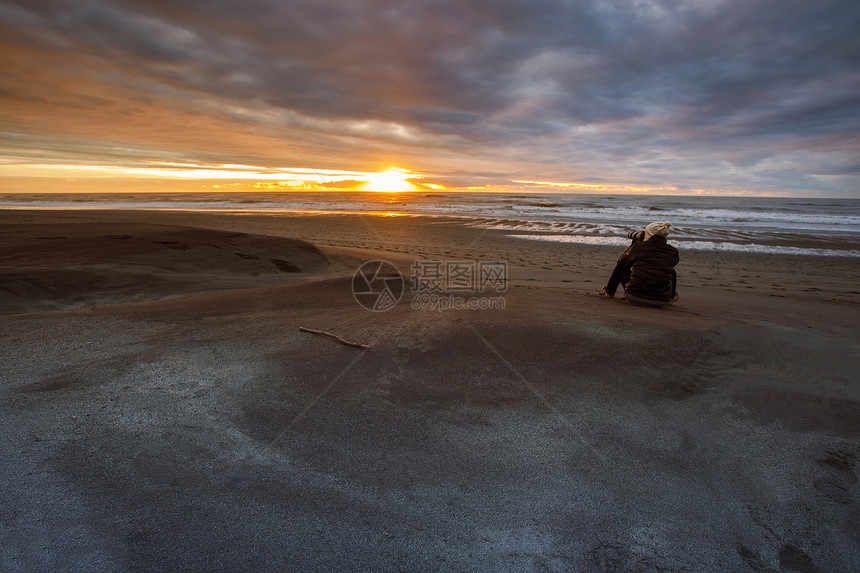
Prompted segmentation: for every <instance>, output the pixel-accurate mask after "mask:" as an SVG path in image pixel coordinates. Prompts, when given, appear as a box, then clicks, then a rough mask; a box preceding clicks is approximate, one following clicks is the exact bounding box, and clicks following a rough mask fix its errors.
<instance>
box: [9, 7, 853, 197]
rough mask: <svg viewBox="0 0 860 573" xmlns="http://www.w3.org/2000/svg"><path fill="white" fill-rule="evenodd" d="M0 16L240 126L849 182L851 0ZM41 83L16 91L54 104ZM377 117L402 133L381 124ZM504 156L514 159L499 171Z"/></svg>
mask: <svg viewBox="0 0 860 573" xmlns="http://www.w3.org/2000/svg"><path fill="white" fill-rule="evenodd" d="M2 10H3V11H2V12H0V18H2V21H4V22H5V24H6V28H7V30H8V32H9V33H8V35H7V36H8V37H9V38H11V39H10V40H7V42H8V43H9V44H10V45H12V46H13V47H18V48H20V49H21V50H22V51H24V50H29V51H33V50H44V51H51V52H52V53H55V54H57V57H58V58H61V59H62V60H64V61H68V63H69V65H71V66H74V65H79V66H82V67H83V68H85V69H86V70H88V72H89V73H90V74H91V77H90V80H89V81H91V82H95V83H96V84H98V83H99V82H103V83H104V85H105V92H106V94H108V96H109V97H114V98H116V97H119V96H118V95H117V93H121V94H128V93H133V94H135V97H139V98H151V99H152V100H153V101H156V102H158V103H159V104H160V105H164V106H167V107H173V108H178V109H182V110H185V111H186V112H188V113H192V112H193V109H194V108H195V107H197V108H199V109H198V110H197V111H198V112H199V113H220V114H222V115H224V114H225V113H230V114H232V115H230V117H231V118H233V119H234V120H241V121H252V120H253V117H252V116H253V114H254V112H255V110H256V111H259V112H260V113H270V114H272V115H271V117H276V118H278V119H277V121H278V122H279V124H280V125H285V126H288V127H292V128H304V129H309V130H316V131H320V132H325V131H327V130H328V131H331V133H329V134H328V135H329V136H330V137H331V138H333V139H332V141H335V140H336V139H337V133H335V132H336V131H338V130H341V131H342V132H343V133H344V134H346V135H348V136H350V137H353V138H358V139H359V141H360V140H361V139H362V133H363V132H362V129H364V128H363V127H362V126H363V125H365V124H362V122H375V123H370V124H367V125H370V126H371V127H373V128H374V130H376V128H379V130H376V131H374V133H373V134H370V133H368V134H366V136H365V138H366V139H368V140H372V139H374V138H382V139H385V138H386V137H388V138H389V139H391V140H392V141H399V142H400V144H403V145H406V144H409V142H410V141H411V142H412V145H413V146H417V147H420V148H421V149H422V152H421V153H424V154H426V155H433V154H434V153H435V152H439V154H440V157H441V156H442V155H444V152H452V151H453V152H457V151H459V152H462V151H465V150H470V149H472V148H475V147H480V153H482V154H484V158H485V159H487V161H489V160H490V158H491V157H493V156H497V157H499V158H500V160H501V161H500V165H503V166H504V167H499V170H498V173H499V174H500V175H504V174H506V173H507V174H511V173H515V172H517V170H518V169H519V170H532V171H535V170H537V169H540V165H541V163H542V162H543V164H544V165H545V166H546V164H547V163H549V162H551V161H553V160H557V158H558V157H563V158H564V159H563V161H559V162H558V163H556V164H554V167H553V170H552V173H550V174H553V175H558V176H560V177H565V176H567V177H580V178H583V177H585V178H590V179H595V180H597V179H601V178H607V177H610V175H609V174H610V173H611V174H612V175H611V176H612V177H614V178H616V179H617V180H627V181H631V183H634V182H639V183H642V184H655V185H657V184H671V183H672V179H673V178H674V179H675V180H676V181H675V182H676V183H677V184H679V185H686V184H690V185H693V186H695V185H711V186H712V187H719V186H721V185H722V186H725V187H743V186H745V185H746V186H750V187H752V186H757V188H760V189H776V188H779V187H780V186H781V185H783V184H784V183H785V182H787V181H790V180H792V178H794V182H795V183H796V181H797V180H800V179H802V180H803V181H804V182H805V183H804V184H806V185H810V186H811V187H810V190H813V191H815V190H830V191H837V190H846V189H847V190H851V191H855V190H856V182H857V180H856V178H852V177H853V174H855V173H856V171H855V170H853V169H852V168H851V166H853V165H856V163H857V162H856V158H857V156H858V155H860V149H858V143H857V141H856V137H855V136H854V134H856V133H857V131H858V130H860V71H858V64H857V62H859V61H860V40H858V38H860V34H857V33H856V30H858V29H860V5H858V4H857V3H856V2H853V1H852V2H848V1H833V0H831V1H827V0H824V1H820V2H808V1H807V0H803V1H798V0H778V1H777V0H773V1H769V0H750V1H748V2H729V1H708V0H699V1H680V0H677V1H672V0H665V1H658V0H654V1H648V0H641V1H636V0H617V1H564V0H531V1H501V0H499V1H462V0H458V1H454V0H450V1H445V0H437V1H429V0H428V1H425V2H395V1H382V0H359V1H351V2H341V1H337V2H335V1H319V0H314V1H311V0H306V1H276V0H256V1H246V2H235V1H230V2H228V1H225V0H215V1H208V0H207V1H204V0H186V1H184V2H175V1H167V0H164V1H161V0H153V1H147V2H143V1H133V0H126V1H124V2H106V1H96V0H79V1H76V2H60V1H56V2H52V1H35V2H34V1H28V2H20V3H14V2H13V3H6V4H5V5H4V7H3V9H2ZM36 73H38V70H37V71H36ZM20 74H21V73H19V76H20ZM19 76H16V75H14V73H13V74H12V76H11V80H12V81H11V82H10V85H12V86H14V84H15V80H16V79H19ZM46 82H47V83H50V81H49V80H46ZM36 87H38V86H36ZM39 91H40V90H39V89H36V88H33V89H30V90H28V91H27V92H26V93H19V97H20V98H24V97H30V98H39V97H42V98H48V99H50V98H51V93H50V88H49V87H46V88H44V90H43V91H44V92H45V93H39ZM80 91H88V92H92V91H93V90H92V89H90V90H80ZM12 92H14V90H13V89H12V88H9V93H12ZM18 92H20V90H18ZM110 94H113V95H112V96H110ZM88 95H89V96H90V97H97V96H99V94H98V93H89V94H88ZM4 97H12V96H4ZM54 99H56V98H54ZM85 105H92V104H85ZM116 105H117V106H119V107H120V108H122V107H123V106H125V107H127V108H129V109H134V108H135V106H136V105H139V102H138V103H135V102H134V101H119V102H116ZM230 108H234V111H232V112H224V111H223V110H225V109H230ZM235 110H239V111H235ZM248 110H250V111H248ZM117 113H120V110H117ZM249 114H250V115H249ZM339 122H340V123H339ZM392 124H394V125H399V126H402V127H403V128H404V130H406V131H404V132H403V133H402V134H401V135H402V137H401V135H398V133H400V132H398V131H397V130H389V131H386V130H385V129H382V128H381V127H380V126H383V125H389V126H390V125H392ZM407 136H408V137H407ZM410 137H411V138H412V139H411V140H410ZM398 138H400V139H398ZM351 141H352V143H349V142H342V143H343V144H344V145H358V144H357V143H356V142H355V141H354V140H351ZM374 145H381V144H378V143H376V144H374ZM443 147H444V149H443ZM452 148H453V149H452ZM402 149H405V151H402V153H404V154H406V155H410V154H411V155H410V156H420V155H421V153H419V152H418V151H417V150H414V149H413V150H412V151H409V150H408V148H402ZM514 157H520V158H522V157H528V159H527V160H523V161H524V162H523V164H522V165H520V166H519V167H517V168H513V169H512V168H511V167H510V158H514ZM821 163H826V164H827V165H828V169H827V170H826V171H827V176H828V177H830V178H829V179H827V178H822V177H821V176H823V175H824V174H823V173H822V172H821V171H816V169H815V166H816V164H821ZM846 186H853V187H852V188H851V189H848V188H847V187H846Z"/></svg>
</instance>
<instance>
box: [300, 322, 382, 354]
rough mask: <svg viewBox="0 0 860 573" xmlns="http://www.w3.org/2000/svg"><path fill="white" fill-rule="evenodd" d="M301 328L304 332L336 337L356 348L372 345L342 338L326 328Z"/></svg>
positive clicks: (342, 342) (365, 347)
mask: <svg viewBox="0 0 860 573" xmlns="http://www.w3.org/2000/svg"><path fill="white" fill-rule="evenodd" d="M299 330H301V331H303V332H310V333H311V334H319V335H321V336H328V337H330V338H334V339H335V340H337V341H338V342H340V343H341V344H346V345H347V346H354V347H355V348H364V349H367V348H370V346H368V345H367V344H361V343H358V342H350V341H349V340H344V339H343V338H341V337H340V336H338V335H337V334H332V333H331V332H325V331H324V330H314V329H313V328H305V327H304V326H300V327H299Z"/></svg>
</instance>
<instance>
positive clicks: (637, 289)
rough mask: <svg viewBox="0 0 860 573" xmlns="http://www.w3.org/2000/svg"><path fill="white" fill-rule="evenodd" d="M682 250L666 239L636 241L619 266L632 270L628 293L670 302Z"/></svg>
mask: <svg viewBox="0 0 860 573" xmlns="http://www.w3.org/2000/svg"><path fill="white" fill-rule="evenodd" d="M679 258H680V257H679V255H678V249H676V248H675V247H673V246H672V245H670V244H668V243H667V242H666V237H663V236H661V235H654V236H653V237H651V238H650V239H648V240H647V241H636V242H635V243H633V244H632V245H630V247H629V248H628V249H627V250H626V251H624V254H623V255H621V256H620V257H618V264H619V265H620V266H621V267H623V268H627V269H630V280H629V281H628V282H627V284H626V285H624V290H625V291H626V292H628V293H630V294H632V295H635V296H640V297H643V298H649V299H654V300H664V301H668V300H671V299H672V296H673V295H674V294H675V293H674V292H672V290H673V289H672V285H673V282H674V281H673V277H674V274H675V271H674V267H675V265H677V264H678V260H679Z"/></svg>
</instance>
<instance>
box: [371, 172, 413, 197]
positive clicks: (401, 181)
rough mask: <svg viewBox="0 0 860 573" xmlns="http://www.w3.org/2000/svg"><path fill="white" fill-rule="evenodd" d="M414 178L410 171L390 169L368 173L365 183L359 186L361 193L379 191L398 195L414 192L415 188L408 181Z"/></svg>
mask: <svg viewBox="0 0 860 573" xmlns="http://www.w3.org/2000/svg"><path fill="white" fill-rule="evenodd" d="M414 176H415V174H414V173H412V172H411V171H407V170H405V169H398V168H396V167H395V168H392V169H389V170H387V171H380V172H379V173H369V174H368V175H367V183H365V184H364V185H362V186H361V189H362V191H380V192H383V193H399V192H403V191H415V186H414V185H412V183H410V182H409V181H408V180H409V179H411V178H413V177H414Z"/></svg>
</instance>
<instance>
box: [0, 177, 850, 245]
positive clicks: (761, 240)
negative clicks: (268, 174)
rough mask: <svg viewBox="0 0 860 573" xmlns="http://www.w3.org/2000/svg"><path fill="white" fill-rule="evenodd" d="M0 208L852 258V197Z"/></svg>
mask: <svg viewBox="0 0 860 573" xmlns="http://www.w3.org/2000/svg"><path fill="white" fill-rule="evenodd" d="M0 208H5V209H156V210H189V211H218V212H230V213H237V214H269V215H272V216H277V215H278V214H279V213H308V214H313V213H365V214H368V215H400V216H429V217H454V218H458V219H460V220H462V221H463V222H464V224H466V225H469V226H473V227H477V228H487V229H499V230H501V231H504V232H506V233H507V234H509V235H511V236H514V237H517V238H520V239H522V240H533V241H534V240H537V241H556V242H565V243H582V244H595V245H617V246H622V245H626V244H627V243H628V242H629V240H628V239H627V233H628V232H629V231H631V230H638V229H642V228H643V227H644V226H645V225H647V224H648V223H650V222H652V221H670V222H671V223H672V232H671V234H670V242H671V243H673V244H676V246H678V248H681V249H692V250H710V251H740V252H759V253H773V254H795V255H813V256H831V257H832V256H841V257H860V200H858V199H791V198H753V197H704V196H653V195H598V194H591V195H583V194H556V193H552V194H550V193H547V194H521V195H514V194H502V193H444V192H443V193H423V192H413V193H400V194H389V193H368V192H362V193H358V192H347V193H332V192H313V193H306V192H289V193H184V194H159V193H148V194H143V193H141V194H87V195H67V194H40V195H17V194H5V195H0Z"/></svg>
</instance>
